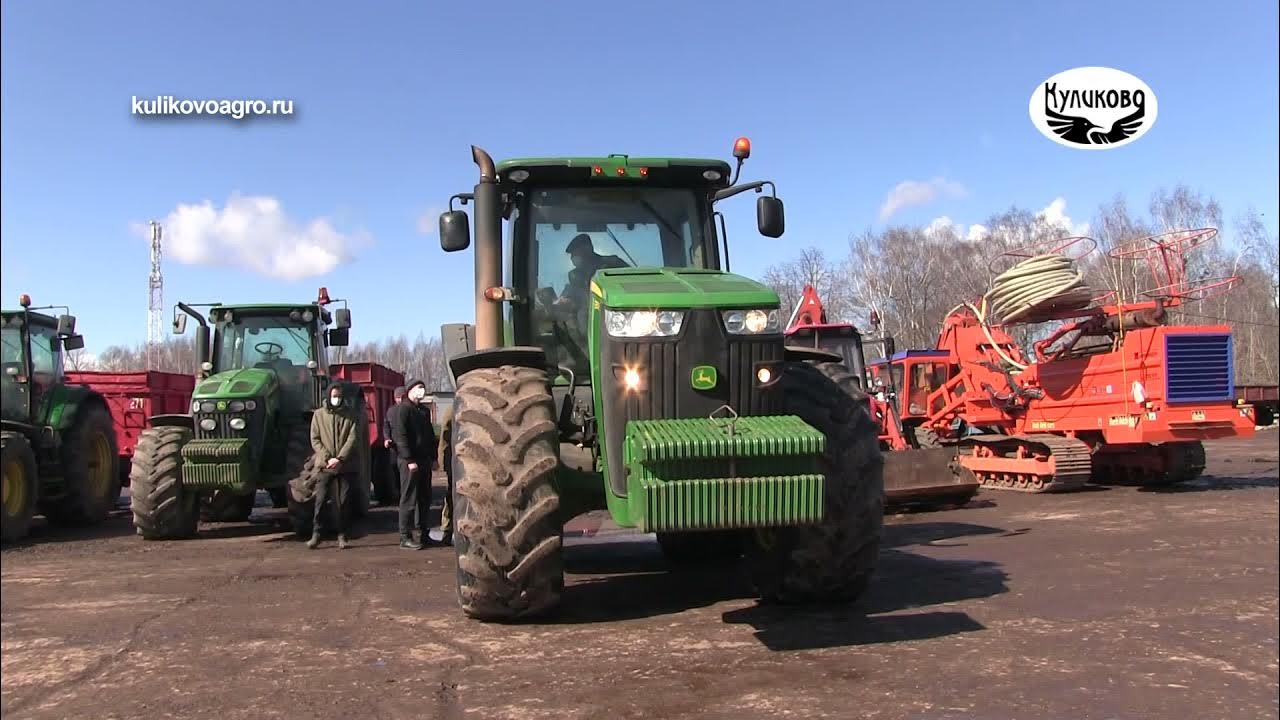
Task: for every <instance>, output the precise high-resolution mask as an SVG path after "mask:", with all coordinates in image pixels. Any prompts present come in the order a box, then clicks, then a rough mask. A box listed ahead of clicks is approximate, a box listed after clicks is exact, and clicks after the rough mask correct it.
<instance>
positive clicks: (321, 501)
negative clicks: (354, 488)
mask: <svg viewBox="0 0 1280 720" xmlns="http://www.w3.org/2000/svg"><path fill="white" fill-rule="evenodd" d="M354 480H355V478H354V476H353V474H352V473H344V472H336V473H335V472H330V471H328V470H324V471H321V473H320V479H319V481H318V482H317V483H316V500H315V515H314V516H313V518H312V527H314V528H315V529H314V530H313V532H320V526H321V523H322V521H323V520H324V513H325V501H326V500H328V499H330V498H332V499H333V504H332V506H331V507H332V508H333V509H332V511H331V512H332V514H333V518H332V519H333V522H332V524H331V527H333V528H334V529H335V530H337V532H338V533H339V534H342V535H345V534H346V533H347V517H348V516H347V513H346V512H345V508H343V507H342V500H343V499H344V498H345V497H346V495H347V488H348V487H350V485H351V483H352V482H353V481H354Z"/></svg>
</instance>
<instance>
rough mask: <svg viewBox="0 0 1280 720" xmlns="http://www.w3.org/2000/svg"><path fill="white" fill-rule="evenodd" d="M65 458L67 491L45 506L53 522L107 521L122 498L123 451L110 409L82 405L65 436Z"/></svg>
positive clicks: (46, 512)
mask: <svg viewBox="0 0 1280 720" xmlns="http://www.w3.org/2000/svg"><path fill="white" fill-rule="evenodd" d="M61 460H62V478H63V482H64V483H65V486H66V492H65V494H63V496H62V497H61V498H60V499H58V500H56V501H53V502H50V503H46V504H44V505H43V506H42V509H43V510H44V513H45V516H46V517H48V518H49V522H51V523H56V524H58V525H96V524H98V523H100V522H102V521H103V520H106V519H107V513H108V512H110V511H111V509H112V508H114V507H115V504H116V500H117V499H119V497H120V470H119V463H120V454H119V452H118V450H117V447H116V431H115V427H114V426H113V425H112V424H111V414H110V413H109V412H107V410H106V408H103V407H101V406H99V405H88V406H82V407H81V409H80V410H79V412H77V413H76V419H75V422H74V424H73V425H72V426H71V428H70V429H69V430H68V431H67V433H66V435H65V436H64V437H63V440H62V457H61Z"/></svg>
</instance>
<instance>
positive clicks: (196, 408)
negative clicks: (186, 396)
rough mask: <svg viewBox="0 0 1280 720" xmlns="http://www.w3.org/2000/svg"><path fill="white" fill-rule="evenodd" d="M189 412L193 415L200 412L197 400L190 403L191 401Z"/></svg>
mask: <svg viewBox="0 0 1280 720" xmlns="http://www.w3.org/2000/svg"><path fill="white" fill-rule="evenodd" d="M191 412H193V413H198V412H200V401H199V400H192V401H191Z"/></svg>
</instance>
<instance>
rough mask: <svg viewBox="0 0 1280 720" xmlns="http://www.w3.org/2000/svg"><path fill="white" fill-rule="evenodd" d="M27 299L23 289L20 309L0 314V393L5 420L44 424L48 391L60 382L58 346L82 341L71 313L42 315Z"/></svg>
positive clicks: (73, 346) (75, 345) (74, 347)
mask: <svg viewBox="0 0 1280 720" xmlns="http://www.w3.org/2000/svg"><path fill="white" fill-rule="evenodd" d="M30 304H31V298H30V297H28V296H27V295H23V296H22V298H21V305H22V309H21V310H6V311H4V313H3V314H0V343H2V344H3V350H2V354H0V363H2V364H0V373H3V374H2V375H0V383H2V384H3V385H2V387H3V393H0V397H2V398H3V418H4V420H5V421H7V422H14V423H23V424H26V425H44V424H45V422H44V419H45V418H46V417H48V409H49V408H48V405H49V403H50V401H51V398H52V391H53V389H54V388H56V387H58V386H60V385H62V384H63V382H64V377H63V351H64V350H66V351H70V350H77V349H79V348H82V347H84V338H83V337H81V336H80V335H76V334H75V326H76V319H75V317H74V316H72V315H67V314H63V315H59V316H57V317H54V316H52V315H46V314H44V313H40V312H36V311H35V310H33V309H31V308H30ZM39 309H48V308H39ZM62 309H63V310H65V309H66V308H62Z"/></svg>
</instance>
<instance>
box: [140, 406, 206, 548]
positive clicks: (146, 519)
mask: <svg viewBox="0 0 1280 720" xmlns="http://www.w3.org/2000/svg"><path fill="white" fill-rule="evenodd" d="M191 437H192V432H191V430H189V429H188V428H184V427H158V428H149V429H147V430H143V431H142V435H141V436H139V437H138V445H137V447H136V448H135V449H134V451H133V470H132V471H131V473H130V475H129V488H130V489H129V494H130V496H131V497H132V509H133V526H134V527H135V528H136V529H137V531H138V534H139V535H141V536H142V538H143V539H144V540H178V539H181V538H189V537H193V536H194V535H195V534H196V530H197V529H198V528H199V523H200V511H199V498H198V496H197V495H196V493H194V492H192V491H191V490H190V489H188V488H185V487H183V484H182V448H183V447H184V446H186V444H187V443H189V442H191Z"/></svg>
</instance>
